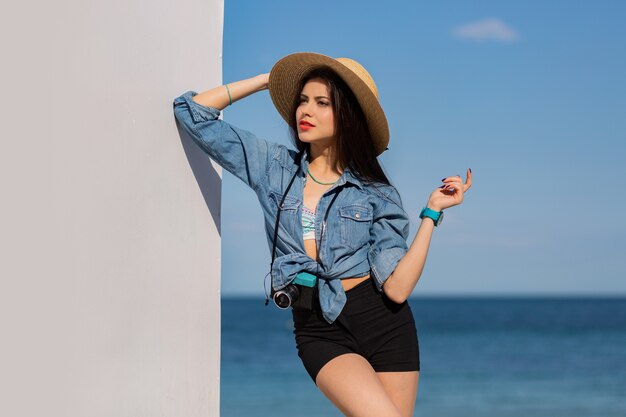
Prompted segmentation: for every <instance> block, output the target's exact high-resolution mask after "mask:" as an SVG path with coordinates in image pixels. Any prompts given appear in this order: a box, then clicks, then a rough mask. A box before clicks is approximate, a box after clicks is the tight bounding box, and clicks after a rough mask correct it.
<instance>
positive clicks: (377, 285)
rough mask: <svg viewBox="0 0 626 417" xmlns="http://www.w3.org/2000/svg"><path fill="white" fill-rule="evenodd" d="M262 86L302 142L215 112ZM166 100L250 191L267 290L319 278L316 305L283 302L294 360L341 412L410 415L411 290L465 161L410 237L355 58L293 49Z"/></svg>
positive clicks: (380, 124) (413, 380)
mask: <svg viewBox="0 0 626 417" xmlns="http://www.w3.org/2000/svg"><path fill="white" fill-rule="evenodd" d="M264 89H269V92H270V95H271V98H272V100H273V103H274V105H275V106H276V108H277V110H278V112H279V113H280V114H281V116H282V117H283V118H284V119H285V121H286V122H287V123H288V125H289V126H290V131H291V133H292V139H293V141H294V144H295V146H296V148H297V152H296V151H293V150H291V149H289V148H287V147H285V146H283V145H279V144H277V143H274V142H271V141H268V140H265V139H260V138H258V137H257V136H255V135H254V134H253V133H251V132H249V131H246V130H243V129H239V128H237V127H235V126H232V125H230V124H228V123H226V122H223V121H222V120H219V119H218V116H219V112H220V110H221V109H223V108H225V107H226V106H227V105H230V104H232V103H234V102H235V101H237V100H239V99H241V98H243V97H246V96H248V95H250V94H252V93H254V92H257V91H261V90H264ZM174 110H175V115H176V118H177V120H178V121H179V122H180V123H181V125H182V126H183V127H184V128H185V130H186V131H187V132H188V133H189V134H190V135H191V138H192V139H193V140H194V141H195V142H196V143H197V144H198V145H199V146H200V147H201V148H202V149H203V150H204V151H205V152H207V153H208V154H209V156H210V157H211V158H212V159H214V160H215V161H216V162H217V163H219V164H220V165H221V166H222V167H224V168H225V169H227V170H228V171H229V172H231V173H232V174H233V175H235V176H236V177H238V178H239V179H241V180H242V181H243V182H244V183H246V184H247V185H248V186H249V187H250V188H252V189H253V190H254V191H255V192H256V194H257V196H258V198H259V202H260V203H261V208H262V209H263V213H264V216H265V226H266V231H267V237H268V243H270V244H271V245H272V248H273V249H274V250H275V251H276V252H278V257H276V259H274V250H273V253H272V267H271V271H270V272H271V280H272V293H274V291H277V292H280V291H281V290H285V289H286V288H288V287H289V286H290V285H293V284H294V283H295V282H297V280H296V278H298V277H300V276H301V274H303V273H308V274H309V275H308V276H313V277H314V278H315V281H314V282H315V283H314V286H313V288H314V289H315V291H314V292H312V294H313V295H312V304H313V305H312V307H301V306H299V305H297V304H296V302H297V301H299V300H298V299H297V298H296V299H295V301H294V303H292V304H291V307H292V308H291V310H292V317H293V321H294V335H295V340H296V344H297V349H298V356H299V357H300V358H301V360H302V362H303V364H304V366H305V369H306V371H307V372H308V374H309V376H310V377H311V379H312V380H313V382H314V383H315V384H316V385H317V386H318V387H319V389H320V390H321V391H322V392H323V393H324V395H326V396H327V398H329V400H330V401H332V402H333V403H334V404H335V405H336V406H337V407H338V408H339V409H340V410H341V411H342V412H343V413H344V414H346V415H350V416H412V415H413V409H414V405H415V399H416V396H417V386H418V379H419V347H418V341H417V333H416V328H415V321H414V319H413V314H412V312H411V308H410V306H409V304H408V302H407V298H408V297H409V295H410V294H411V292H412V290H413V289H414V287H415V285H416V284H417V281H418V280H419V277H420V275H421V272H422V270H423V268H424V263H425V260H426V255H427V252H428V247H429V244H430V239H431V235H432V233H433V230H434V227H436V226H438V225H439V224H440V223H441V220H442V218H443V210H444V209H446V208H448V207H451V206H454V205H458V204H460V203H461V202H462V201H463V195H464V192H465V191H467V189H468V188H469V187H470V186H471V170H468V173H467V180H466V182H465V183H463V181H462V179H461V178H460V177H459V176H458V175H457V176H450V177H446V178H444V179H443V180H442V181H443V182H444V184H443V185H442V186H440V187H439V188H437V189H435V190H434V191H433V192H432V193H431V194H430V197H429V199H428V202H427V204H426V207H424V209H423V210H422V212H421V213H420V218H422V222H421V224H420V227H419V229H418V232H417V235H416V237H415V239H414V241H413V243H412V244H411V246H410V247H408V246H407V243H406V239H407V238H408V232H409V217H408V215H407V213H406V212H405V211H404V209H403V208H402V202H401V199H400V195H399V194H398V192H397V190H396V189H395V187H394V186H393V185H391V184H390V182H389V180H388V179H387V177H386V176H385V174H384V173H383V170H382V168H381V166H380V164H379V163H378V160H377V159H376V158H377V156H378V155H380V154H381V153H382V152H383V151H384V150H386V148H387V144H388V142H389V130H388V126H387V120H386V118H385V114H384V112H383V110H382V108H381V107H380V104H379V101H378V93H377V90H376V86H375V84H374V81H373V79H372V78H371V76H370V75H369V73H368V72H367V71H366V70H365V68H363V67H362V66H361V65H360V64H359V63H358V62H356V61H354V60H351V59H348V58H337V59H334V58H331V57H328V56H325V55H321V54H315V53H295V54H291V55H288V56H286V57H284V58H282V59H281V60H279V61H278V62H277V63H276V64H275V65H274V67H273V68H272V71H271V72H270V73H269V74H261V75H258V76H256V77H253V78H250V79H245V80H241V81H237V82H234V83H230V84H227V85H225V86H219V87H216V88H213V89H211V90H208V91H206V92H204V93H202V94H197V93H195V92H193V91H188V92H187V93H185V94H183V95H182V96H180V97H178V98H177V99H175V101H174ZM296 179H297V181H295V180H296ZM277 215H279V216H280V217H278V221H275V219H276V217H277ZM272 237H274V239H272ZM300 288H301V289H303V288H304V287H303V286H300ZM301 294H305V293H304V292H302V293H301ZM305 297H308V296H305V295H301V299H302V300H304V299H305Z"/></svg>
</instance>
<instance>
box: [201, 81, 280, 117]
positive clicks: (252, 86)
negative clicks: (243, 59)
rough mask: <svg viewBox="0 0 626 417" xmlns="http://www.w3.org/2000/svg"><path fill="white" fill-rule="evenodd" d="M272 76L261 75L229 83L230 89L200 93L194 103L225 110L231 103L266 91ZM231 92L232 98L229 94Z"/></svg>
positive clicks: (221, 88)
mask: <svg viewBox="0 0 626 417" xmlns="http://www.w3.org/2000/svg"><path fill="white" fill-rule="evenodd" d="M269 76H270V74H269V73H267V74H259V75H257V76H256V77H252V78H246V79H244V80H240V81H235V82H232V83H228V84H227V86H228V89H227V88H226V85H220V86H219V87H215V88H212V89H210V90H207V91H205V92H204V93H200V94H198V95H196V96H194V97H193V101H195V102H196V103H198V104H202V105H203V106H209V107H215V108H216V109H219V110H223V109H224V107H226V106H228V105H229V103H230V102H231V100H232V102H233V103H234V102H235V101H237V100H240V99H242V98H244V97H247V96H249V95H250V94H253V93H256V92H258V91H262V90H266V89H267V83H268V81H269ZM229 91H230V98H229V96H228V92H229Z"/></svg>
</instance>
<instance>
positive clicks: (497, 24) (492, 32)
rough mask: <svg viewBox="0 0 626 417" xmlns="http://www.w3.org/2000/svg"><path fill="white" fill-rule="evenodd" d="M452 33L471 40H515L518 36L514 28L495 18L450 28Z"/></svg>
mask: <svg viewBox="0 0 626 417" xmlns="http://www.w3.org/2000/svg"><path fill="white" fill-rule="evenodd" d="M452 35H453V36H455V37H457V38H461V39H468V40H473V41H484V40H494V41H500V42H515V41H516V40H517V39H518V38H519V35H518V34H517V32H516V31H515V30H513V29H512V28H510V27H509V26H507V25H506V24H505V23H504V22H503V21H501V20H500V19H497V18H489V19H484V20H479V21H476V22H471V23H467V24H465V25H462V26H459V27H457V28H455V29H453V30H452Z"/></svg>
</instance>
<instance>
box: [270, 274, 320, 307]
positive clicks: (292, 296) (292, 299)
mask: <svg viewBox="0 0 626 417" xmlns="http://www.w3.org/2000/svg"><path fill="white" fill-rule="evenodd" d="M272 298H273V299H274V303H275V304H276V305H277V306H278V308H282V309H286V308H289V307H290V306H291V307H293V308H295V309H304V310H313V308H314V306H315V301H316V299H317V277H316V276H315V275H313V274H309V273H308V272H304V271H303V272H299V273H298V275H297V276H296V278H295V279H294V280H293V281H292V282H291V284H289V285H287V286H286V287H285V288H283V289H282V290H279V291H276V292H275V293H274V295H273V297H272Z"/></svg>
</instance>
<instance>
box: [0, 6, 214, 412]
mask: <svg viewBox="0 0 626 417" xmlns="http://www.w3.org/2000/svg"><path fill="white" fill-rule="evenodd" d="M3 9H4V10H3V13H2V17H0V19H1V20H0V23H1V24H0V31H1V33H0V34H1V35H2V36H1V38H2V40H1V41H0V42H2V51H3V52H2V54H3V58H2V60H3V62H4V63H3V69H2V77H0V78H1V79H2V81H1V82H2V85H1V86H2V87H1V90H0V91H1V93H2V100H0V101H1V103H2V104H0V106H1V107H0V114H1V115H2V124H1V127H0V129H1V136H0V137H1V138H2V148H1V149H2V151H1V152H0V155H1V157H0V189H1V191H2V197H1V202H2V204H1V205H0V206H1V207H2V208H1V209H0V210H1V211H0V235H1V236H2V237H1V238H0V256H1V257H2V259H1V262H0V264H1V265H2V267H1V270H0V277H1V278H0V279H1V282H0V285H1V290H0V328H1V329H2V340H1V344H0V345H1V346H2V347H1V349H2V350H1V352H0V375H1V376H0V390H1V391H0V392H2V399H1V400H0V415H3V416H12V417H17V416H36V415H37V416H39V415H41V416H43V415H45V416H64V417H72V416H76V417H78V416H80V417H88V416H103V417H104V416H106V417H113V416H115V417H123V416H129V417H130V416H132V417H138V416H150V417H154V416H168V417H169V416H186V417H191V416H217V415H218V414H219V363H220V362H219V361H220V352H219V347H220V302H219V300H220V291H219V289H220V279H219V277H220V239H219V223H220V198H221V194H220V187H221V169H220V168H219V167H218V166H217V165H215V164H213V163H212V162H211V161H210V160H209V158H208V157H206V155H204V154H203V153H202V152H201V151H200V150H199V149H197V148H196V147H195V146H194V144H193V143H192V142H191V141H190V140H188V139H187V138H183V140H182V141H181V139H180V138H179V136H178V131H177V129H176V124H175V120H174V116H173V113H172V101H173V99H174V98H175V97H176V96H178V95H179V94H182V93H183V92H185V91H186V90H197V91H198V90H203V89H208V88H209V87H212V86H214V85H218V84H220V83H221V76H222V74H221V45H222V22H223V3H222V1H221V0H208V1H206V0H203V1H199V0H177V1H164V0H150V1H145V0H123V1H122V0H112V1H94V0H91V1H78V0H74V1H67V0H60V1H58V2H43V1H39V2H30V3H29V2H26V3H16V2H13V3H12V5H11V6H9V7H4V8H3Z"/></svg>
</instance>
